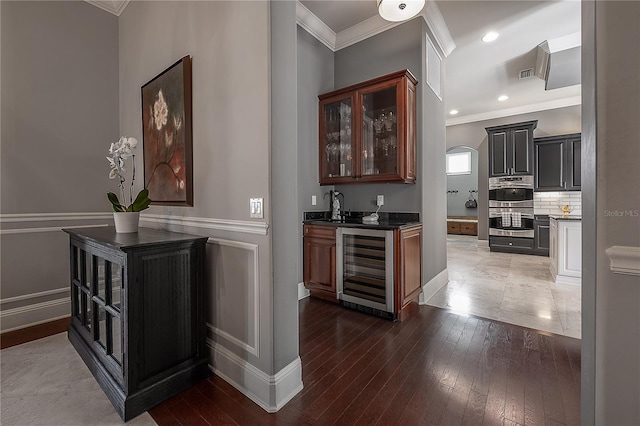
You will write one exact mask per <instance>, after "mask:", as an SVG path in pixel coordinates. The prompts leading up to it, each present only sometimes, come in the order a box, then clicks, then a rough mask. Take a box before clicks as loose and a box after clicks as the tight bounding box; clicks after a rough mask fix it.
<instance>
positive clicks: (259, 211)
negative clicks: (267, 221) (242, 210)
mask: <svg viewBox="0 0 640 426" xmlns="http://www.w3.org/2000/svg"><path fill="white" fill-rule="evenodd" d="M262 200H263V199H262V198H250V199H249V211H250V216H251V217H255V218H257V219H264V211H263V208H262V206H263V202H262Z"/></svg>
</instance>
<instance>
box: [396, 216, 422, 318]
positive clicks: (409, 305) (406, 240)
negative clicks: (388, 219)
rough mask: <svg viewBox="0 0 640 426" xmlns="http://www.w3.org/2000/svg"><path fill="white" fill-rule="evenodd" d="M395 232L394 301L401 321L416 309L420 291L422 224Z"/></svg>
mask: <svg viewBox="0 0 640 426" xmlns="http://www.w3.org/2000/svg"><path fill="white" fill-rule="evenodd" d="M395 232H396V236H395V246H396V247H395V251H396V258H395V264H396V265H395V271H396V277H395V281H396V285H395V292H396V294H395V302H396V312H397V313H398V320H400V321H403V320H405V319H406V318H408V317H409V316H411V315H412V314H413V313H414V312H415V311H417V310H418V298H419V297H420V292H421V291H422V226H419V227H415V228H409V229H399V230H397V231H395Z"/></svg>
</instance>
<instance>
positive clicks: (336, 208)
mask: <svg viewBox="0 0 640 426" xmlns="http://www.w3.org/2000/svg"><path fill="white" fill-rule="evenodd" d="M340 195H342V202H343V203H344V194H343V193H341V192H339V191H334V190H331V191H329V198H330V199H331V220H342V214H341V210H340V200H339V199H338V196H340Z"/></svg>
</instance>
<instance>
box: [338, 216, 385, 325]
mask: <svg viewBox="0 0 640 426" xmlns="http://www.w3.org/2000/svg"><path fill="white" fill-rule="evenodd" d="M337 237H338V238H337V240H338V246H337V260H338V262H337V276H338V296H339V298H340V299H341V300H345V301H347V302H352V303H356V304H358V305H363V306H368V307H370V308H375V309H379V310H381V311H386V312H393V231H380V230H369V229H355V228H339V229H338V232H337Z"/></svg>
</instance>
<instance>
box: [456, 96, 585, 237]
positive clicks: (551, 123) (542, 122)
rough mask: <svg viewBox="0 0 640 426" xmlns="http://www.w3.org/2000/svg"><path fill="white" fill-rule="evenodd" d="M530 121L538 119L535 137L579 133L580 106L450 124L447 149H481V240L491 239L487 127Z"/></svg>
mask: <svg viewBox="0 0 640 426" xmlns="http://www.w3.org/2000/svg"><path fill="white" fill-rule="evenodd" d="M530 120H538V127H537V128H536V129H535V130H534V132H533V136H534V137H536V138H539V137H544V136H553V135H562V134H567V133H580V129H581V114H580V106H571V107H566V108H557V109H553V110H548V111H538V112H532V113H529V114H521V115H514V116H509V117H502V118H496V119H493V120H485V121H476V122H473V123H465V124H458V125H454V126H448V127H447V148H452V147H455V146H458V145H465V146H468V147H470V148H474V149H477V150H478V191H480V192H479V193H478V239H480V240H486V239H487V238H488V221H489V210H488V199H489V198H488V197H489V192H488V179H489V148H488V145H487V132H486V130H485V127H490V126H499V125H501V124H510V123H519V122H521V121H530Z"/></svg>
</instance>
